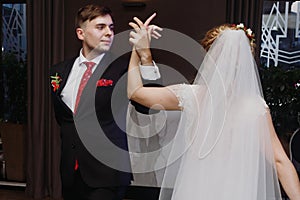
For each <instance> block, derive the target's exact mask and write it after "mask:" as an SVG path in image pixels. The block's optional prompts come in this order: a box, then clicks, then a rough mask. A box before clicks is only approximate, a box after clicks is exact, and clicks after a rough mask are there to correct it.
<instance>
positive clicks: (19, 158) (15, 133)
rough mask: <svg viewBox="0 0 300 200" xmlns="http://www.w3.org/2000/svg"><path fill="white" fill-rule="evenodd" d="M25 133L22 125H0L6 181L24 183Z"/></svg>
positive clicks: (4, 123) (3, 123) (7, 123)
mask: <svg viewBox="0 0 300 200" xmlns="http://www.w3.org/2000/svg"><path fill="white" fill-rule="evenodd" d="M25 131H26V127H25V125H23V124H14V123H10V122H1V123H0V133H1V139H2V147H3V156H4V160H5V170H6V179H7V180H8V181H18V182H25V162H24V161H25V159H24V158H25V144H24V143H25Z"/></svg>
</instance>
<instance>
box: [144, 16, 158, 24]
mask: <svg viewBox="0 0 300 200" xmlns="http://www.w3.org/2000/svg"><path fill="white" fill-rule="evenodd" d="M155 16H156V13H153V14H152V15H151V16H150V17H149V18H148V19H147V20H146V21H145V23H144V25H145V26H146V27H147V26H148V25H149V24H150V22H151V21H152V19H153V18H154V17H155Z"/></svg>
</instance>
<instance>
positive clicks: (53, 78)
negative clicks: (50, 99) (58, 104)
mask: <svg viewBox="0 0 300 200" xmlns="http://www.w3.org/2000/svg"><path fill="white" fill-rule="evenodd" d="M50 78H51V86H52V87H53V92H55V91H56V90H58V88H59V83H60V82H61V81H62V79H61V78H60V76H58V74H57V73H56V74H55V76H50Z"/></svg>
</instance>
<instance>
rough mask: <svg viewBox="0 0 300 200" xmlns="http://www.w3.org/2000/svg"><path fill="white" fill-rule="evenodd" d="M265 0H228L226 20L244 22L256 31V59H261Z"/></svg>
mask: <svg viewBox="0 0 300 200" xmlns="http://www.w3.org/2000/svg"><path fill="white" fill-rule="evenodd" d="M263 2H264V0H227V12H226V21H227V22H228V23H235V24H237V23H240V22H241V23H244V24H245V26H247V27H249V28H251V29H252V31H254V33H255V41H256V45H257V48H256V60H257V61H258V59H259V51H260V48H259V46H260V40H261V39H260V35H261V20H262V12H263Z"/></svg>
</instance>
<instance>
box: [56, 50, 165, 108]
mask: <svg viewBox="0 0 300 200" xmlns="http://www.w3.org/2000/svg"><path fill="white" fill-rule="evenodd" d="M103 56H104V54H101V55H99V56H97V57H96V58H94V59H93V60H87V59H86V58H85V57H84V56H83V54H82V49H81V50H80V53H79V57H77V58H76V60H75V62H74V64H73V67H72V69H71V72H70V74H69V77H68V80H67V83H66V85H65V87H64V89H63V90H62V92H61V97H62V100H63V101H64V102H65V104H66V105H67V106H68V107H69V108H70V109H71V110H72V111H73V112H74V107H75V101H76V97H77V91H78V88H79V85H80V81H81V77H82V76H83V74H84V72H85V70H86V66H85V64H84V62H86V61H89V62H94V63H96V65H95V67H94V68H93V72H94V71H95V70H96V68H97V67H98V64H99V63H100V61H101V60H102V58H103ZM153 64H154V66H146V65H140V70H141V75H142V77H143V79H146V80H157V79H159V78H160V73H159V69H158V67H157V66H156V64H155V63H154V62H153Z"/></svg>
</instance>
